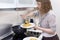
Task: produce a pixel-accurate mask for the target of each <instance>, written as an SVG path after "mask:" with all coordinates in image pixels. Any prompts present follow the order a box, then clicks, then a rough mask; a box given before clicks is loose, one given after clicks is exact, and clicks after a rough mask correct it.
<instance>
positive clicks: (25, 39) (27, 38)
mask: <svg viewBox="0 0 60 40" xmlns="http://www.w3.org/2000/svg"><path fill="white" fill-rule="evenodd" d="M33 39H35V40H39V38H36V37H26V38H24V39H23V40H33Z"/></svg>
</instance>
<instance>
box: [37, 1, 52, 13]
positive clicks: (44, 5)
mask: <svg viewBox="0 0 60 40" xmlns="http://www.w3.org/2000/svg"><path fill="white" fill-rule="evenodd" d="M36 1H37V2H41V11H42V12H44V13H47V12H49V10H52V6H51V2H50V0H36Z"/></svg>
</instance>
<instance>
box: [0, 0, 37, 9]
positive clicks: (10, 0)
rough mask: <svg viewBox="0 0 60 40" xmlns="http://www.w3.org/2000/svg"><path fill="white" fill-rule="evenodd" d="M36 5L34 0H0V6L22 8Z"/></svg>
mask: <svg viewBox="0 0 60 40" xmlns="http://www.w3.org/2000/svg"><path fill="white" fill-rule="evenodd" d="M36 6H37V5H36V0H0V8H22V7H36Z"/></svg>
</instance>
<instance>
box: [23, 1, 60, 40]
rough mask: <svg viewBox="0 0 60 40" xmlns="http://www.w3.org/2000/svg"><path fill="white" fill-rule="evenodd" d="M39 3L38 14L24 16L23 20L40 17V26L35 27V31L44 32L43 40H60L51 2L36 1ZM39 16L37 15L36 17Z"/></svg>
mask: <svg viewBox="0 0 60 40" xmlns="http://www.w3.org/2000/svg"><path fill="white" fill-rule="evenodd" d="M36 1H37V5H38V7H37V9H38V11H37V12H35V13H34V12H32V13H29V14H26V15H23V16H22V17H23V18H26V17H27V16H33V15H35V16H38V17H39V24H40V26H35V27H34V28H35V29H38V30H42V31H43V33H42V34H43V38H42V40H59V38H58V36H57V34H56V19H55V15H54V14H53V12H52V6H51V3H50V0H36ZM36 14H37V15H36Z"/></svg>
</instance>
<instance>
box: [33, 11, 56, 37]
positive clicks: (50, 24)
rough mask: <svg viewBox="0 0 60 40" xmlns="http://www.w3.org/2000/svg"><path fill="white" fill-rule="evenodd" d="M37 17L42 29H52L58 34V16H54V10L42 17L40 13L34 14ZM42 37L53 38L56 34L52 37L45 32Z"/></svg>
mask: <svg viewBox="0 0 60 40" xmlns="http://www.w3.org/2000/svg"><path fill="white" fill-rule="evenodd" d="M34 15H35V16H38V17H39V26H40V27H42V28H50V29H52V30H53V31H54V32H56V19H55V18H56V16H55V15H54V12H53V11H52V10H50V11H49V12H48V13H46V14H45V15H43V16H41V15H40V13H39V12H36V13H34ZM42 35H43V36H44V37H52V36H54V35H56V33H55V34H53V35H51V34H48V33H46V32H43V33H42Z"/></svg>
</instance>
